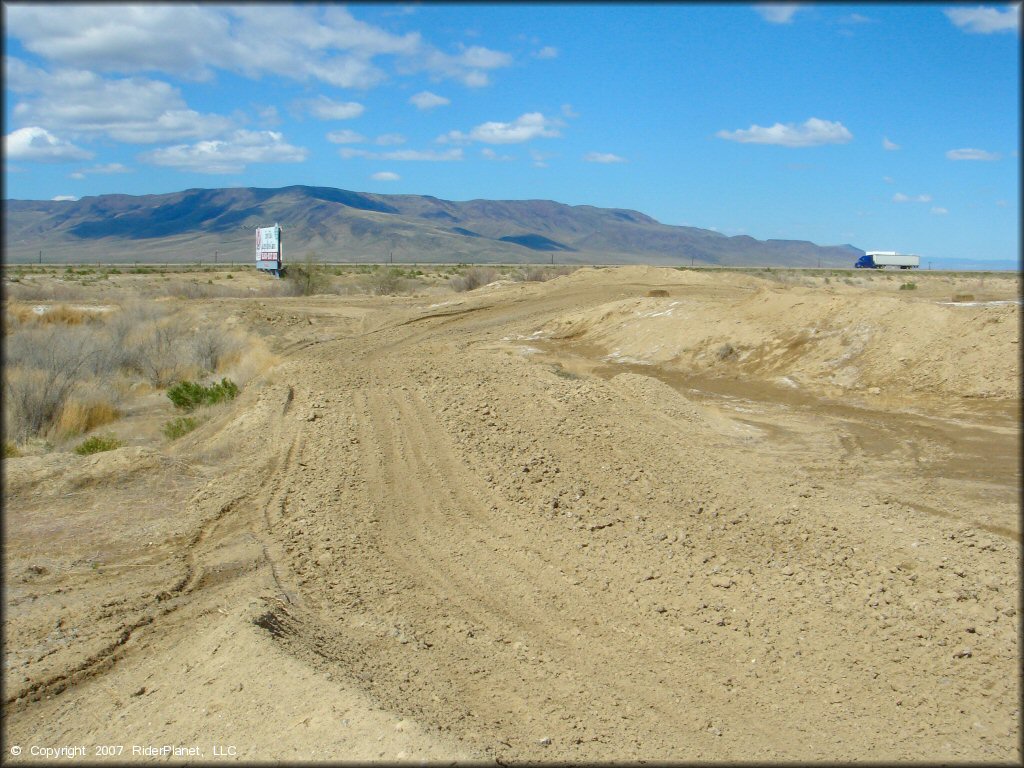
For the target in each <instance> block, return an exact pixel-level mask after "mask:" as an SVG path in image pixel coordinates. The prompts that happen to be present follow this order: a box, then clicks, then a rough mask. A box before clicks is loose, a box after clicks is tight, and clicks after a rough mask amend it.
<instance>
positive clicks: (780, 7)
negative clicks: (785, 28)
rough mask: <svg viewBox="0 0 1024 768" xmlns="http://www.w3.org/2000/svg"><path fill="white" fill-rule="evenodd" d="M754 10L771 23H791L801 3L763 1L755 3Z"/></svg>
mask: <svg viewBox="0 0 1024 768" xmlns="http://www.w3.org/2000/svg"><path fill="white" fill-rule="evenodd" d="M754 10H755V11H757V12H758V13H759V14H760V15H761V18H763V19H764V20H765V21H767V22H770V23H771V24H789V23H791V22H792V21H793V16H794V15H795V14H796V12H797V11H799V10H801V6H800V4H799V3H761V4H758V5H755V6H754Z"/></svg>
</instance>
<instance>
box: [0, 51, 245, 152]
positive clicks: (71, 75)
mask: <svg viewBox="0 0 1024 768" xmlns="http://www.w3.org/2000/svg"><path fill="white" fill-rule="evenodd" d="M7 63H8V65H11V66H13V68H14V69H15V71H16V74H15V76H16V80H17V83H18V89H19V90H20V91H21V92H22V93H27V94H30V95H29V96H28V97H27V98H26V99H24V100H22V101H19V102H18V103H17V104H15V106H14V110H13V114H14V116H15V118H17V119H18V120H19V121H20V122H25V123H33V124H37V125H45V126H47V128H49V129H51V130H60V131H63V132H65V133H69V134H72V135H75V136H85V135H90V134H91V135H96V134H104V135H106V136H108V137H109V138H111V139H114V140H115V141H123V142H126V143H131V144H150V143H157V142H162V141H175V140H181V139H191V138H209V137H211V136H217V135H219V134H222V133H225V132H226V131H228V130H230V129H231V128H232V127H233V124H232V121H231V120H229V119H228V118H226V117H223V116H221V115H213V114H200V113H198V112H196V111H195V110H192V109H189V108H188V105H187V104H186V103H185V100H184V99H183V98H182V97H181V93H180V92H179V91H178V89H177V88H174V87H173V86H171V85H169V84H167V83H164V82H161V81H158V80H150V79H147V78H140V77H133V78H120V79H105V78H103V77H100V76H99V75H97V74H96V73H94V72H86V71H83V70H76V69H60V70H57V71H55V72H52V73H51V72H46V71H44V70H42V69H38V68H36V67H30V66H28V65H27V64H25V63H24V62H22V61H20V60H18V59H14V58H12V57H8V58H7Z"/></svg>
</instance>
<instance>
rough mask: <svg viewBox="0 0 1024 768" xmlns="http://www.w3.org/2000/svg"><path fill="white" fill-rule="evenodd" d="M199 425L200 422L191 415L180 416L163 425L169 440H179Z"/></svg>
mask: <svg viewBox="0 0 1024 768" xmlns="http://www.w3.org/2000/svg"><path fill="white" fill-rule="evenodd" d="M198 426H199V422H198V421H196V420H195V419H194V418H192V417H191V416H179V417H178V418H176V419H172V420H171V421H168V422H167V423H165V424H164V426H163V433H164V435H165V436H166V437H167V439H168V440H177V439H178V438H179V437H181V436H182V435H187V434H188V433H189V432H191V431H192V430H193V429H195V428H196V427H198Z"/></svg>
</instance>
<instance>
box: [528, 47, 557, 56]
mask: <svg viewBox="0 0 1024 768" xmlns="http://www.w3.org/2000/svg"><path fill="white" fill-rule="evenodd" d="M533 55H534V56H535V57H537V58H538V59H555V58H558V49H557V48H555V47H554V46H553V45H545V46H544V47H543V48H541V49H540V50H539V51H537V52H536V53H535V54H533Z"/></svg>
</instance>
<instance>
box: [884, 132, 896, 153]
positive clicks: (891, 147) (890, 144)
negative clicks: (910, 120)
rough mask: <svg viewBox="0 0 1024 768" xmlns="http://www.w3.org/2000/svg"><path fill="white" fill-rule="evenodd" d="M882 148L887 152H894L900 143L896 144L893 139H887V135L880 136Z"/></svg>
mask: <svg viewBox="0 0 1024 768" xmlns="http://www.w3.org/2000/svg"><path fill="white" fill-rule="evenodd" d="M882 148H883V149H886V150H888V151H889V152H895V151H896V150H897V149H899V148H900V145H899V144H897V143H896V142H894V141H889V137H888V136H883V137H882Z"/></svg>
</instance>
